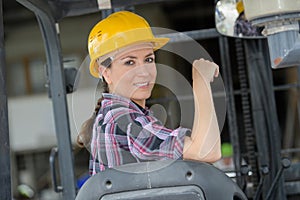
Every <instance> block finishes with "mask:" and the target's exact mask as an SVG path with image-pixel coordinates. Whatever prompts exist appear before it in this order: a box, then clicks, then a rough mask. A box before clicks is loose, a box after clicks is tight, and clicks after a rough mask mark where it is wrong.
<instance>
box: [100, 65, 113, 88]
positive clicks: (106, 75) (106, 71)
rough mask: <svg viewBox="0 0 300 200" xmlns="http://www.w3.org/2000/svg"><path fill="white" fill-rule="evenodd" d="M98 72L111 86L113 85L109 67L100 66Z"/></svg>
mask: <svg viewBox="0 0 300 200" xmlns="http://www.w3.org/2000/svg"><path fill="white" fill-rule="evenodd" d="M98 71H99V74H100V75H102V76H103V77H104V79H105V81H106V82H107V84H110V83H111V78H110V70H109V69H108V68H107V67H104V66H103V65H99V67H98Z"/></svg>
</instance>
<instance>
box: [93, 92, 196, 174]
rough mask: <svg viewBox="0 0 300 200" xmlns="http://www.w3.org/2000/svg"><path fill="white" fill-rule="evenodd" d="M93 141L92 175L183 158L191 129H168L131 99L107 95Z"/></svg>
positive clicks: (103, 101)
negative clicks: (119, 168)
mask: <svg viewBox="0 0 300 200" xmlns="http://www.w3.org/2000/svg"><path fill="white" fill-rule="evenodd" d="M103 97H104V99H103V100H102V102H101V108H100V110H99V113H98V115H97V117H96V120H95V123H94V127H93V137H92V142H91V160H90V173H91V174H92V175H94V174H96V173H97V172H99V171H103V170H105V168H107V167H109V168H111V167H114V166H118V165H122V164H126V163H132V162H142V161H149V160H165V159H182V152H183V144H184V137H185V135H186V134H188V133H190V132H191V130H190V129H187V128H182V127H179V128H177V129H175V130H171V129H168V128H166V127H164V126H163V125H162V124H161V122H160V121H159V120H158V119H156V118H155V117H154V116H153V114H152V113H151V111H150V110H148V109H144V108H142V107H140V106H138V105H137V104H135V103H133V102H132V101H130V100H129V99H127V98H124V97H121V96H117V95H113V94H109V93H103Z"/></svg>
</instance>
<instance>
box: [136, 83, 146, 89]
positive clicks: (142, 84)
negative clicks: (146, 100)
mask: <svg viewBox="0 0 300 200" xmlns="http://www.w3.org/2000/svg"><path fill="white" fill-rule="evenodd" d="M134 86H136V87H139V88H143V87H148V86H149V82H139V83H135V84H134Z"/></svg>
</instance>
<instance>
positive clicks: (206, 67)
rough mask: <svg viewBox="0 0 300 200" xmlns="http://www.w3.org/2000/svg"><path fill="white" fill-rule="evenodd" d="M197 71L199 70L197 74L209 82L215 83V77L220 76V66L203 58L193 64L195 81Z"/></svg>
mask: <svg viewBox="0 0 300 200" xmlns="http://www.w3.org/2000/svg"><path fill="white" fill-rule="evenodd" d="M195 70H197V72H198V73H200V74H201V75H202V77H203V78H204V79H205V80H206V81H208V82H213V80H214V77H218V75H219V66H218V65H217V64H216V63H214V62H211V61H209V60H205V59H203V58H200V59H199V60H195V61H194V62H193V79H194V73H195Z"/></svg>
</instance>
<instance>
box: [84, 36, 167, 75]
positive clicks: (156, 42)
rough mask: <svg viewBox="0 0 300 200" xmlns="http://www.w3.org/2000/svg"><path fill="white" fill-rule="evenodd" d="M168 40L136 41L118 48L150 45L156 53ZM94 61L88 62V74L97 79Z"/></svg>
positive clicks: (96, 67)
mask: <svg viewBox="0 0 300 200" xmlns="http://www.w3.org/2000/svg"><path fill="white" fill-rule="evenodd" d="M169 40H170V39H169V38H151V39H148V40H141V41H137V42H136V43H133V44H130V45H126V46H123V47H120V48H124V47H127V46H131V45H136V44H140V43H152V44H153V51H156V50H158V49H160V48H162V47H163V46H164V45H166V44H167V43H168V42H169ZM109 53H111V52H108V53H107V54H109ZM96 59H97V58H95V59H91V62H90V67H89V69H90V73H91V75H92V76H94V77H95V78H99V77H100V75H99V71H98V64H97V63H96Z"/></svg>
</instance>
